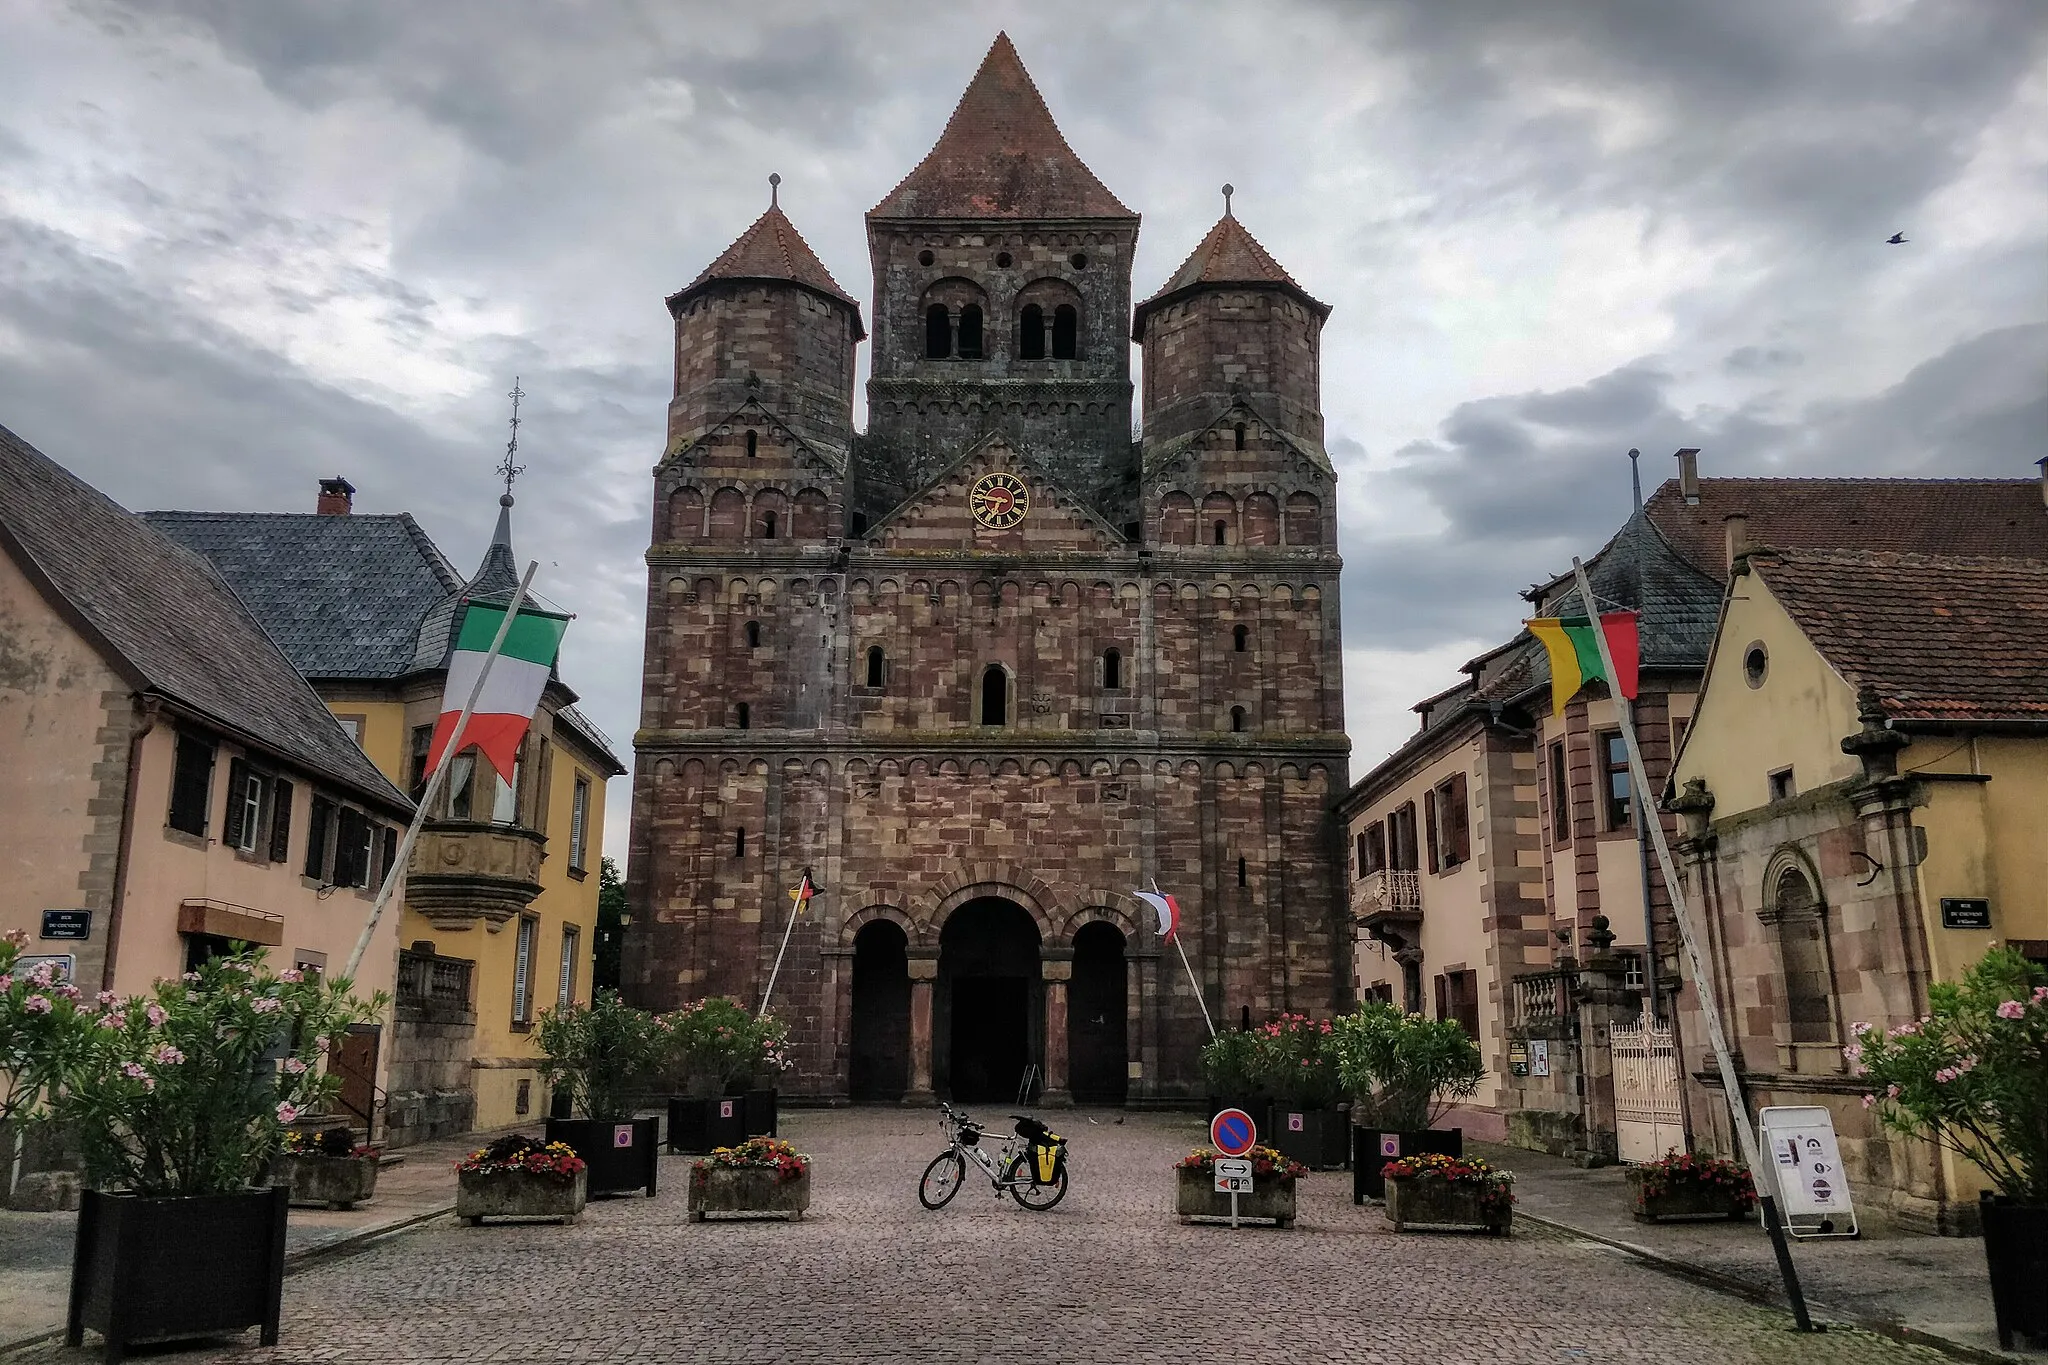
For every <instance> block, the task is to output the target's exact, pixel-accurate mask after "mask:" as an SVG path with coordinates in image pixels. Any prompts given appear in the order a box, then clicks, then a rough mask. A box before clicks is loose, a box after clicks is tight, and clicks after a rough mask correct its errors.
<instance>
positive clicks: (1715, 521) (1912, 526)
mask: <svg viewBox="0 0 2048 1365" xmlns="http://www.w3.org/2000/svg"><path fill="white" fill-rule="evenodd" d="M1699 488H1700V500H1699V502H1698V504H1697V505H1688V504H1687V503H1686V501H1685V498H1684V497H1683V496H1682V495H1681V494H1680V492H1679V487H1678V481H1677V480H1676V479H1670V480H1667V481H1666V482H1665V483H1664V484H1663V486H1662V487H1660V488H1658V489H1657V491H1656V492H1655V493H1654V494H1652V495H1651V497H1650V500H1649V504H1648V506H1649V511H1650V516H1651V519H1652V520H1654V521H1655V522H1656V523H1657V526H1658V529H1660V530H1661V531H1663V532H1664V534H1665V536H1666V537H1667V538H1669V540H1670V541H1671V543H1672V544H1673V545H1674V546H1676V547H1677V548H1678V550H1679V552H1680V553H1681V554H1683V555H1684V556H1685V557H1686V558H1687V559H1688V560H1690V561H1691V562H1692V563H1693V564H1694V565H1695V566H1697V567H1698V568H1700V569H1702V570H1704V571H1705V572H1707V573H1710V574H1713V575H1715V576H1716V577H1720V576H1721V575H1722V574H1724V573H1725V572H1726V568H1727V560H1728V553H1727V529H1726V527H1725V526H1724V524H1723V519H1724V518H1726V517H1727V516H1729V515H1730V514H1733V513H1740V514H1742V515H1744V516H1746V517H1748V518H1749V525H1748V527H1747V532H1748V536H1749V543H1750V544H1751V545H1758V546H1768V547H1771V548H1774V549H1852V550H1879V551H1896V552H1901V553H1908V554H1947V555H2004V556H2018V557H2021V558H2029V559H2032V558H2048V507H2044V506H2043V505H2042V500H2041V484H2040V482H2039V481H2038V480H2035V479H1701V480H1700V481H1699Z"/></svg>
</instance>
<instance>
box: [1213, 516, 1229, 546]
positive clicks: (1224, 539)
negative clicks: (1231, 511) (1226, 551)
mask: <svg viewBox="0 0 2048 1365" xmlns="http://www.w3.org/2000/svg"><path fill="white" fill-rule="evenodd" d="M1216 543H1217V544H1218V545H1228V544H1229V543H1230V523H1229V522H1227V521H1219V522H1217V523H1216Z"/></svg>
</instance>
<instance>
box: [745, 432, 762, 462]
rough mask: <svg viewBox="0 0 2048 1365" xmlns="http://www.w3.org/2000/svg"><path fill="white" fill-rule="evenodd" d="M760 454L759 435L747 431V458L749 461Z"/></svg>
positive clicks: (758, 433)
mask: <svg viewBox="0 0 2048 1365" xmlns="http://www.w3.org/2000/svg"><path fill="white" fill-rule="evenodd" d="M760 452H761V433H760V432H758V431H749V432H748V433H747V458H748V459H750V460H751V459H753V458H754V457H755V456H756V455H758V454H760Z"/></svg>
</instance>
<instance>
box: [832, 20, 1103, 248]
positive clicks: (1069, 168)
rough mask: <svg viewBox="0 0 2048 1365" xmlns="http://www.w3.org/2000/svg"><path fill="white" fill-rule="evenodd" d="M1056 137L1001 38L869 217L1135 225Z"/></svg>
mask: <svg viewBox="0 0 2048 1365" xmlns="http://www.w3.org/2000/svg"><path fill="white" fill-rule="evenodd" d="M1137 216H1138V215H1137V214H1135V213H1132V212H1131V211H1130V210H1129V209H1127V208H1125V207H1124V206H1123V204H1122V203H1121V202H1119V201H1118V199H1117V197H1116V196H1115V195H1113V194H1111V193H1110V192H1109V189H1108V187H1107V186H1105V185H1104V184H1103V183H1102V182H1101V181H1100V180H1097V179H1096V178H1095V172H1093V171H1091V170H1089V169H1088V168H1087V166H1085V165H1083V164H1082V162H1081V158H1080V157H1078V156H1076V155H1074V149H1073V148H1071V147H1069V146H1068V145H1067V140H1066V138H1065V137H1063V136H1061V134H1060V130H1059V125H1058V124H1056V123H1054V122H1053V118H1052V111H1051V110H1050V109H1048V108H1046V107H1045V98H1044V96H1042V95H1040V94H1039V93H1038V87H1037V86H1036V85H1035V84H1033V83H1032V80H1031V73H1030V72H1028V71H1026V70H1025V69H1024V62H1023V60H1022V59H1021V58H1019V57H1018V56H1017V49H1016V47H1015V46H1014V45H1012V44H1011V42H1010V35H1009V34H1007V33H998V34H997V35H996V40H995V42H994V43H993V44H992V45H991V46H990V47H989V50H988V55H987V56H986V57H984V58H982V61H981V67H980V69H979V70H977V71H976V72H975V73H974V79H973V80H972V81H970V82H968V85H967V91H966V93H965V94H963V95H961V96H960V103H959V104H958V105H957V106H955V108H954V110H953V117H952V118H950V119H948V120H947V121H946V130H945V132H943V133H941V134H939V140H938V142H937V143H935V144H934V145H933V147H932V149H931V151H929V152H927V153H926V154H925V158H924V160H922V161H920V162H918V163H917V165H916V167H915V168H914V169H912V171H911V172H910V174H909V175H906V176H904V177H903V179H902V181H901V182H900V183H899V184H898V185H897V186H896V188H895V189H893V190H891V191H889V193H888V194H887V195H886V196H884V198H883V199H882V202H881V203H879V204H877V205H875V206H874V208H872V209H870V210H868V217H870V218H1136V217H1137Z"/></svg>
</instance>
